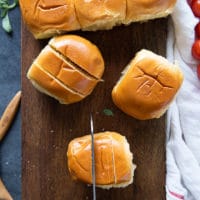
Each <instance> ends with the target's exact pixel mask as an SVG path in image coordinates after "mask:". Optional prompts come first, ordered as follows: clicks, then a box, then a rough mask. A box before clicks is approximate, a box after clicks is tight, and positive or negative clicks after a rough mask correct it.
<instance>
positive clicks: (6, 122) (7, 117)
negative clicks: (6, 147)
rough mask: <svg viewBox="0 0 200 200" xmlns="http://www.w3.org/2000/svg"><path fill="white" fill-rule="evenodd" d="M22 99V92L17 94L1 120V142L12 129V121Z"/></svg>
mask: <svg viewBox="0 0 200 200" xmlns="http://www.w3.org/2000/svg"><path fill="white" fill-rule="evenodd" d="M20 99H21V91H19V92H17V93H16V95H15V96H14V97H13V98H12V100H11V101H10V102H9V104H8V106H7V107H6V109H5V111H4V113H3V115H2V117H1V120H0V141H1V140H2V138H3V137H4V135H5V134H6V132H7V130H8V129H9V127H10V124H11V123H12V120H13V118H14V116H15V113H16V111H17V108H18V105H19V103H20Z"/></svg>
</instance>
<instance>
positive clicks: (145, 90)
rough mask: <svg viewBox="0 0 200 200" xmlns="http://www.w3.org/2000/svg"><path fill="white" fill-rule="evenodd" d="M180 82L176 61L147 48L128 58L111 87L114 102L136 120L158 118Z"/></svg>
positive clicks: (174, 94) (171, 99)
mask: <svg viewBox="0 0 200 200" xmlns="http://www.w3.org/2000/svg"><path fill="white" fill-rule="evenodd" d="M182 82H183V73H182V72H181V70H180V68H179V67H178V66H177V65H176V64H172V63H170V62H168V61H167V60H166V59H165V58H163V57H161V56H159V55H156V54H154V53H153V52H151V51H148V50H141V51H140V52H138V53H137V54H136V56H135V58H134V59H133V60H132V61H131V62H130V64H129V65H128V66H127V68H126V69H125V71H124V72H123V73H122V77H121V78H120V80H119V81H118V83H117V84H116V85H115V86H114V88H113V90H112V99H113V102H114V103H115V105H116V106H117V107H118V108H119V109H121V110H122V111H124V112H125V113H126V114H128V115H130V116H132V117H135V118H137V119H140V120H146V119H152V118H159V117H160V116H162V115H163V114H164V113H165V111H166V110H167V108H168V107H169V105H170V103H171V102H172V101H173V99H174V98H175V96H176V94H177V92H178V90H179V88H180V87H181V85H182Z"/></svg>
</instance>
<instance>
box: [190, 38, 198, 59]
mask: <svg viewBox="0 0 200 200" xmlns="http://www.w3.org/2000/svg"><path fill="white" fill-rule="evenodd" d="M192 56H193V57H194V58H196V59H197V60H200V40H196V41H195V42H194V44H193V45H192Z"/></svg>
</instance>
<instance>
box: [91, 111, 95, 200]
mask: <svg viewBox="0 0 200 200" xmlns="http://www.w3.org/2000/svg"><path fill="white" fill-rule="evenodd" d="M90 133H91V150H92V153H91V154H92V183H93V185H92V189H93V200H96V174H95V153H94V124H93V119H92V114H91V115H90Z"/></svg>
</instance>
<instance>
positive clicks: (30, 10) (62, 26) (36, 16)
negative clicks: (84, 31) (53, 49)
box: [19, 0, 80, 38]
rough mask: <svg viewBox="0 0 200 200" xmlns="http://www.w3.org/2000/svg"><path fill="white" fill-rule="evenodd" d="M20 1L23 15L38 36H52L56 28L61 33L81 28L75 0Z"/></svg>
mask: <svg viewBox="0 0 200 200" xmlns="http://www.w3.org/2000/svg"><path fill="white" fill-rule="evenodd" d="M19 3H20V7H21V12H22V16H23V18H24V20H25V22H26V23H27V25H28V27H29V28H30V29H31V31H32V32H33V34H34V35H35V37H36V38H44V37H49V36H52V34H51V32H53V34H55V32H54V30H58V33H59V32H60V31H62V30H69V31H70V30H77V29H79V28H80V25H79V23H78V21H77V18H76V14H75V10H74V0H56V1H55V0H38V1H36V0H20V1H19ZM45 31H47V33H45ZM42 32H44V33H42ZM45 35H46V36H45Z"/></svg>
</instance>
